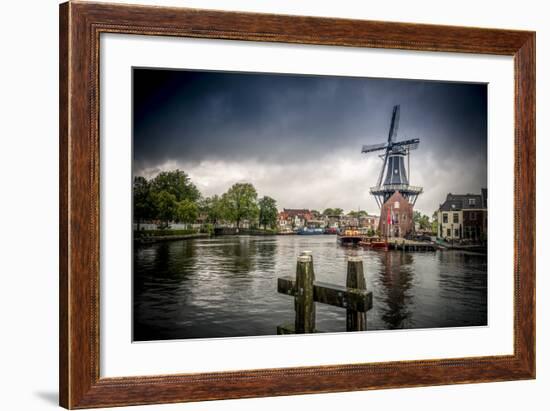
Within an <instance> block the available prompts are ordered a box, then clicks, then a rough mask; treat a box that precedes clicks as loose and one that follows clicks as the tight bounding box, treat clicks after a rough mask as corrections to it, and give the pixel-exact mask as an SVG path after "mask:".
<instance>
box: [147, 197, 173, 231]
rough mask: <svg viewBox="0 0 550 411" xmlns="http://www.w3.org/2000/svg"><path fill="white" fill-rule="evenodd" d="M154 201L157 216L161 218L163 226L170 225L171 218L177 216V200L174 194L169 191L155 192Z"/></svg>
mask: <svg viewBox="0 0 550 411" xmlns="http://www.w3.org/2000/svg"><path fill="white" fill-rule="evenodd" d="M153 203H154V205H155V209H156V217H157V218H158V219H159V220H161V221H162V222H163V223H164V224H162V225H161V226H162V228H164V227H168V226H169V223H170V221H171V220H174V219H175V218H176V206H177V203H178V202H177V200H176V196H175V195H174V194H171V193H169V192H167V191H164V190H163V191H160V192H155V193H153Z"/></svg>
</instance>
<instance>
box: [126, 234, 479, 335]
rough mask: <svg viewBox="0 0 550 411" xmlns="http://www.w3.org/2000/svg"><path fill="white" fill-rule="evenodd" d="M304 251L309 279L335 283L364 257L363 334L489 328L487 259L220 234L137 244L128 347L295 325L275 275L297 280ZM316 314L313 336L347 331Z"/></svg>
mask: <svg viewBox="0 0 550 411" xmlns="http://www.w3.org/2000/svg"><path fill="white" fill-rule="evenodd" d="M303 250H311V251H312V252H313V258H314V269H315V277H316V280H319V281H323V282H330V283H334V284H339V285H345V281H346V257H347V256H349V255H360V256H362V257H363V261H364V262H363V264H364V269H365V276H366V280H367V289H369V290H371V291H372V292H373V308H372V310H370V311H369V312H368V313H367V330H369V331H370V330H390V329H410V328H434V327H463V326H483V325H487V256H486V255H480V254H474V253H469V252H464V251H450V250H446V251H435V252H417V253H409V252H407V253H404V252H402V251H389V252H384V251H379V250H363V249H360V248H349V247H342V246H339V245H337V244H336V236H332V235H318V236H296V235H294V236H240V237H237V236H225V237H216V238H209V239H196V240H181V241H168V242H159V243H153V244H146V245H137V244H136V246H135V249H134V281H133V284H134V296H133V308H134V309H133V321H134V324H133V332H134V341H150V340H166V339H185V338H213V337H237V336H256V335H274V334H276V332H277V331H276V329H277V325H280V324H285V323H293V321H294V304H293V299H292V297H289V296H286V295H283V294H278V293H277V277H280V276H288V275H291V276H294V274H295V269H296V258H297V256H298V255H299V254H300V251H303ZM316 307H317V328H318V329H319V330H322V331H326V332H343V331H345V328H346V317H345V310H344V309H341V308H337V307H330V306H326V305H324V304H317V305H316Z"/></svg>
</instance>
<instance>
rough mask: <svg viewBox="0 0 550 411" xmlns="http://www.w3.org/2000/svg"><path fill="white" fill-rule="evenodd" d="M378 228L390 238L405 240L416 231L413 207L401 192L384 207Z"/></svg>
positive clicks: (389, 199) (394, 194)
mask: <svg viewBox="0 0 550 411" xmlns="http://www.w3.org/2000/svg"><path fill="white" fill-rule="evenodd" d="M378 227H379V230H380V234H381V235H382V236H388V237H401V238H404V237H406V236H408V235H409V234H411V233H412V232H413V231H414V222H413V206H412V204H411V203H409V201H408V200H407V199H406V198H405V197H403V196H402V195H401V193H400V192H399V191H396V192H395V193H393V194H392V195H391V197H390V198H388V200H387V201H386V202H385V203H384V204H383V205H382V209H381V210H380V223H379V226H378Z"/></svg>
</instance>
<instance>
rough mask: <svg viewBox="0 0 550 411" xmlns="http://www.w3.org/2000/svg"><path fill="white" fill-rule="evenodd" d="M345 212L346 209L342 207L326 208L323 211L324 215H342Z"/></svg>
mask: <svg viewBox="0 0 550 411" xmlns="http://www.w3.org/2000/svg"><path fill="white" fill-rule="evenodd" d="M343 213H344V210H342V209H341V208H326V209H325V211H323V215H325V216H327V215H336V216H341V215H342V214H343Z"/></svg>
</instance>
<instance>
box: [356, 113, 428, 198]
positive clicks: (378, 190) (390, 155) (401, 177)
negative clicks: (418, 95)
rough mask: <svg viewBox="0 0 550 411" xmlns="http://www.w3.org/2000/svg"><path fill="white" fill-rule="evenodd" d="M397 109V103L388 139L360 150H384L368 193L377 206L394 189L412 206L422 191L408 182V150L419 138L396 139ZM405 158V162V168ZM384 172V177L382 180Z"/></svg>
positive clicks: (416, 144)
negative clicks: (376, 175)
mask: <svg viewBox="0 0 550 411" xmlns="http://www.w3.org/2000/svg"><path fill="white" fill-rule="evenodd" d="M399 111H400V106H399V105H397V106H394V107H393V114H392V118H391V125H390V132H389V134H388V141H387V142H386V143H380V144H371V145H366V146H363V148H362V150H361V152H362V153H372V152H375V151H383V152H384V153H383V154H381V155H380V156H379V157H380V158H381V159H382V161H383V165H382V168H381V170H380V174H379V176H378V182H377V184H376V186H374V187H371V189H370V193H371V194H372V195H373V196H374V197H375V198H376V202H377V204H378V206H379V207H382V205H383V204H384V203H385V202H386V201H388V199H389V198H390V197H391V196H392V195H393V194H394V193H395V192H396V191H399V193H400V194H401V195H402V196H403V197H404V198H405V199H406V200H408V201H409V203H411V204H412V205H413V206H414V204H415V203H416V199H417V198H418V196H419V195H420V194H421V193H422V187H415V186H411V185H410V184H409V176H410V158H409V155H410V151H411V150H415V149H416V148H418V144H419V143H420V140H419V139H418V138H413V139H409V140H402V141H396V137H397V129H398V128H399ZM405 160H406V162H407V167H406V168H405ZM384 173H385V178H384V180H383V182H382V178H383V177H384Z"/></svg>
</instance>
